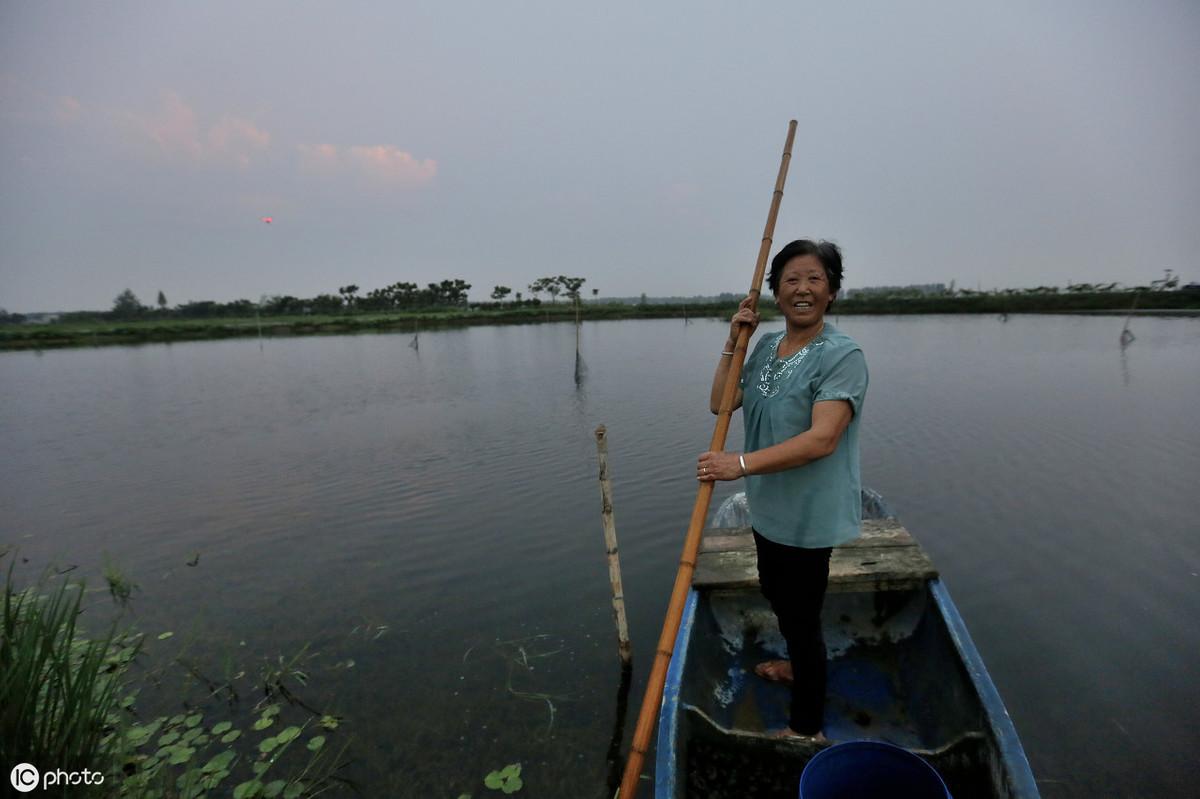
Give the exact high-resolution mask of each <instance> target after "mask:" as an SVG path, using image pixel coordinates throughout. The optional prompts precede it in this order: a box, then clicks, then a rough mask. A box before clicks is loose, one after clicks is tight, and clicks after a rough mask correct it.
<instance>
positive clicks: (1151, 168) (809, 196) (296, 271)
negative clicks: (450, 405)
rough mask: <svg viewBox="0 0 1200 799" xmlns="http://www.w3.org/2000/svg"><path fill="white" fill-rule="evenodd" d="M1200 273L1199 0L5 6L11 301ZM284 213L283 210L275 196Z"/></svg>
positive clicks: (47, 307) (4, 213) (718, 288)
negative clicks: (453, 287)
mask: <svg viewBox="0 0 1200 799" xmlns="http://www.w3.org/2000/svg"><path fill="white" fill-rule="evenodd" d="M789 119H796V120H798V121H799V130H798V133H797V136H796V143H795V148H794V151H793V156H792V161H791V168H790V172H789V175H788V180H787V186H786V188H785V191H784V197H783V204H782V209H781V212H780V215H779V220H778V225H777V228H776V230H775V236H774V240H775V249H778V248H779V247H780V246H782V245H783V244H785V243H786V242H787V241H790V240H792V239H794V238H824V239H830V240H833V241H836V242H837V243H838V244H839V245H840V246H841V247H842V249H843V252H844V257H845V268H846V275H845V282H844V285H845V287H847V288H858V287H865V286H878V285H907V284H912V283H939V282H940V283H947V284H948V283H950V282H951V281H954V282H955V283H956V285H957V286H958V287H962V288H972V289H975V288H984V289H989V288H998V287H999V288H1004V287H1033V286H1039V285H1058V286H1066V285H1067V284H1068V283H1069V282H1112V281H1119V282H1121V283H1122V284H1124V285H1144V284H1146V283H1148V282H1149V281H1150V280H1153V279H1156V278H1160V277H1162V276H1163V274H1164V270H1165V269H1172V270H1173V271H1174V273H1175V274H1177V275H1179V276H1180V277H1181V278H1182V279H1183V281H1184V282H1187V281H1189V280H1194V281H1200V260H1198V258H1197V253H1200V3H1197V2H1195V0H1180V1H1179V2H1160V1H1159V0H1146V1H1145V2H1111V1H1110V0H1086V1H1080V0H1056V2H1052V3H1047V2H1029V1H1028V0H1012V1H1011V2H991V3H978V2H970V1H969V0H967V1H965V2H939V3H931V2H919V1H918V2H909V3H893V2H852V3H828V2H821V3H817V2H756V3H728V2H725V3H712V2H703V1H700V2H686V3H683V2H661V3H641V2H636V3H627V2H621V1H620V0H611V1H608V2H604V3H572V2H517V1H515V0H512V1H510V2H429V3H423V2H371V3H367V2H350V3H333V2H322V3H314V2H245V1H244V0H243V1H242V2H218V1H216V0H209V1H207V2H204V3H194V2H164V1H163V0H155V2H144V3H133V2H119V1H118V2H112V3H87V2H83V1H82V0H78V1H77V2H70V3H61V2H53V1H52V0H39V2H3V3H0V187H2V188H0V307H4V308H6V309H8V310H9V311H15V312H36V311H51V310H75V309H107V308H110V307H111V305H112V302H113V298H114V297H115V296H116V295H117V294H119V293H120V292H121V291H123V290H124V289H126V288H130V289H132V290H133V291H134V292H135V294H137V295H138V297H139V298H141V300H142V301H143V302H144V303H147V304H153V303H154V301H155V299H156V298H157V295H158V292H159V291H161V292H163V294H164V295H165V296H166V298H167V300H168V302H169V303H170V304H171V305H175V304H178V303H183V302H188V301H196V300H218V301H222V302H224V301H230V300H234V299H238V298H247V299H252V300H256V301H257V300H258V299H259V298H261V297H262V296H264V295H275V294H290V295H294V296H299V297H311V296H315V295H316V294H320V293H336V292H337V289H338V288H339V287H341V286H345V285H349V284H355V285H358V286H360V287H361V289H362V291H363V292H364V293H365V292H366V291H367V290H370V289H372V288H378V287H382V286H385V285H390V284H392V283H395V282H397V281H407V282H412V283H417V284H420V285H425V284H426V283H429V282H433V281H441V280H443V279H450V278H461V279H463V280H466V281H467V282H469V283H471V284H472V286H473V288H472V290H471V292H470V294H471V298H472V299H477V300H482V299H486V298H487V297H488V295H489V294H490V292H491V290H492V288H493V287H494V286H497V285H503V286H508V287H511V288H513V289H514V291H526V292H527V288H526V287H527V286H528V284H529V283H531V282H533V281H534V280H535V279H537V278H539V277H542V276H546V275H558V274H565V275H572V276H580V277H585V278H586V279H587V283H586V284H585V286H584V294H585V295H590V294H591V291H590V290H591V289H596V290H597V291H598V292H599V297H601V298H603V297H606V296H608V297H617V296H636V295H639V294H641V293H643V292H645V293H647V294H649V295H650V296H671V295H678V296H692V295H698V294H717V293H721V292H727V291H732V292H744V291H746V290H747V289H748V288H749V285H750V281H751V276H752V273H753V269H754V261H755V257H756V255H757V253H758V249H759V242H760V240H761V238H762V234H763V230H764V224H765V221H766V217H767V210H768V207H769V205H770V200H771V194H772V190H773V187H774V183H775V177H776V173H777V171H778V169H779V164H780V156H781V154H782V151H783V144H784V139H785V137H786V134H787V123H788V120H789ZM263 217H271V219H272V222H271V223H269V224H268V223H265V222H263V221H262V218H263Z"/></svg>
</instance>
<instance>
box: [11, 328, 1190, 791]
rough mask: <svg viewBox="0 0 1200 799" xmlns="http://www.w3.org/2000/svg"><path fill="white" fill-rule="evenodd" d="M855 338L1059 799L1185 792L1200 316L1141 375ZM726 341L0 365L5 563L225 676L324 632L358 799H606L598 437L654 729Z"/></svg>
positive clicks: (915, 516)
mask: <svg viewBox="0 0 1200 799" xmlns="http://www.w3.org/2000/svg"><path fill="white" fill-rule="evenodd" d="M838 324H839V325H840V326H841V327H842V328H843V329H844V330H846V331H847V332H849V333H850V334H851V335H853V336H855V337H856V338H857V339H858V340H859V341H860V342H861V343H862V345H863V347H864V349H865V351H866V353H867V358H868V363H869V365H870V369H871V388H870V393H869V395H868V399H867V403H866V408H865V416H864V427H863V436H864V438H863V442H864V443H863V464H864V479H865V481H866V482H867V483H868V484H869V485H870V486H872V487H874V488H875V489H877V490H878V491H880V492H881V493H882V494H883V495H884V496H885V497H887V499H888V500H889V501H890V503H891V504H892V505H893V507H894V508H895V509H896V510H897V512H898V514H899V516H900V518H901V519H902V521H904V522H905V524H906V526H907V527H908V528H909V529H910V530H912V531H913V533H914V534H915V535H916V536H917V537H918V538H919V539H920V540H921V542H922V544H923V545H924V546H925V547H926V549H927V550H928V551H929V552H930V554H931V555H932V556H933V558H934V560H935V562H936V563H937V564H938V566H939V567H940V569H941V571H942V574H943V576H944V578H945V581H946V583H947V585H948V586H949V588H950V590H951V593H952V594H953V596H954V598H955V600H956V602H957V603H958V606H959V609H960V610H961V611H962V613H963V615H964V617H965V618H966V621H967V624H968V626H969V628H970V630H971V633H972V635H973V636H974V639H975V642H976V644H977V645H978V646H979V649H980V650H981V651H982V653H983V656H984V659H985V660H986V662H987V664H988V667H989V669H990V671H991V674H992V676H993V678H994V679H995V682H996V683H997V685H998V687H999V689H1000V693H1001V695H1002V696H1003V697H1004V700H1005V702H1006V704H1007V706H1008V708H1009V711H1010V712H1011V714H1012V716H1013V719H1014V721H1015V723H1016V726H1017V730H1018V732H1019V733H1020V735H1021V738H1022V740H1023V743H1024V745H1025V749H1026V751H1027V753H1028V754H1029V757H1030V760H1031V762H1032V764H1033V768H1034V772H1035V774H1036V776H1037V778H1038V780H1039V783H1040V785H1041V787H1042V791H1043V795H1044V796H1046V797H1094V796H1163V797H1184V796H1189V797H1190V796H1193V795H1194V790H1195V786H1194V771H1195V764H1196V752H1197V751H1200V678H1198V675H1200V625H1198V624H1197V622H1196V619H1197V618H1200V576H1198V573H1200V534H1198V533H1200V525H1198V524H1197V521H1196V518H1197V517H1196V488H1197V485H1198V479H1197V478H1200V424H1197V419H1196V413H1197V396H1198V394H1200V320H1198V319H1158V318H1137V319H1135V320H1134V321H1133V325H1132V329H1133V331H1134V332H1135V333H1136V335H1137V340H1136V341H1135V342H1134V343H1133V345H1132V346H1131V347H1129V348H1128V350H1126V351H1125V352H1124V353H1122V352H1121V350H1120V348H1119V347H1118V335H1119V333H1120V329H1121V325H1122V320H1121V319H1119V318H1113V317H1066V316H1014V317H1012V318H1010V319H1009V321H1008V322H1007V323H1001V322H1000V321H999V320H997V319H996V318H994V317H882V318H878V317H877V318H864V317H843V318H841V319H840V320H838ZM777 327H778V325H766V326H764V330H767V329H774V328H777ZM724 331H725V323H723V322H720V321H717V320H700V321H693V323H692V324H690V325H685V324H683V322H682V321H681V320H659V321H637V322H600V323H589V324H585V325H584V326H583V328H582V351H583V357H584V360H585V362H586V369H587V372H586V376H585V377H584V379H583V382H582V383H581V384H579V385H577V384H576V381H575V379H574V375H573V372H574V348H575V331H574V328H573V326H571V325H558V324H547V325H537V326H513V327H486V328H485V327H478V328H470V329H463V330H451V331H444V332H429V333H424V334H422V335H421V339H420V349H419V351H418V350H414V349H412V348H410V347H409V346H408V344H409V340H410V337H409V336H400V335H360V336H345V337H323V338H292V339H268V340H266V341H265V342H264V343H263V345H262V346H261V347H260V344H259V342H258V341H256V340H253V339H246V340H229V341H218V342H197V343H188V344H175V345H152V346H143V347H128V348H125V347H122V348H117V347H112V348H104V349H90V350H63V351H50V352H45V353H32V352H21V353H4V354H0V432H2V434H3V442H4V457H3V458H2V459H0V508H2V509H3V510H2V522H0V524H2V525H3V532H2V534H0V545H2V544H15V545H18V546H19V547H20V553H21V555H22V556H23V557H25V558H28V559H29V563H28V564H27V565H25V566H23V569H25V570H30V571H31V570H33V569H35V568H40V567H41V566H44V565H45V564H47V563H50V562H55V563H59V564H78V566H79V567H80V568H79V573H81V574H88V575H93V576H94V575H97V574H99V571H100V569H101V566H102V564H103V563H104V561H105V558H109V559H111V561H112V562H113V563H116V564H119V565H120V567H121V568H122V570H123V571H125V572H126V573H127V574H128V575H129V576H130V577H131V578H132V579H134V580H135V581H136V582H137V583H138V584H139V585H140V588H141V590H140V592H139V593H138V594H136V595H135V599H134V603H133V604H134V608H135V612H136V616H135V622H136V623H137V624H138V625H139V627H140V628H142V629H145V630H147V631H150V632H157V631H159V630H174V631H177V634H178V636H177V637H180V638H183V637H187V638H188V639H189V640H191V641H193V642H194V643H193V649H192V652H193V655H194V657H195V658H196V659H198V660H201V661H207V662H217V661H218V660H220V659H221V658H224V657H231V658H234V659H240V660H241V661H246V662H250V661H253V660H256V659H257V660H260V661H261V659H262V658H265V657H275V656H277V655H279V654H290V653H295V652H297V651H298V650H299V649H300V648H301V647H302V646H304V645H305V644H311V645H312V647H313V648H314V649H315V650H317V651H319V652H320V653H321V657H320V658H319V659H318V660H314V661H313V663H312V668H311V674H310V676H311V680H310V690H312V691H313V692H314V694H315V695H318V696H319V697H320V701H321V702H323V703H328V704H329V706H332V707H336V708H337V709H338V712H340V713H341V714H342V715H344V716H345V717H346V724H345V728H346V729H348V730H349V731H350V732H351V733H352V734H353V735H354V736H355V742H354V749H353V752H354V754H355V756H356V762H355V765H354V767H353V776H354V777H355V778H356V779H358V780H359V781H360V784H361V789H362V793H363V795H365V796H370V797H376V796H413V797H431V796H445V797H457V796H458V795H459V794H460V793H472V794H474V795H475V796H477V797H478V796H483V795H489V794H491V792H490V791H486V790H485V789H484V787H483V785H482V777H483V775H485V774H486V773H487V772H488V771H491V770H493V769H496V768H499V767H500V766H502V765H504V764H506V763H511V762H516V761H520V762H521V763H523V764H524V777H525V789H524V790H523V791H522V793H521V795H522V796H525V797H529V798H530V799H536V798H537V797H597V799H600V798H601V797H608V796H611V795H612V791H611V789H610V788H609V787H608V781H607V780H608V776H609V761H608V755H609V747H610V740H611V738H612V736H613V732H614V725H615V723H616V721H617V697H618V693H619V686H620V669H619V664H618V661H617V658H616V645H615V636H614V633H613V630H612V621H611V612H610V604H609V593H608V592H609V589H608V581H607V573H606V566H605V559H604V546H603V541H602V534H601V527H600V515H599V510H600V501H599V489H598V486H597V484H596V455H595V441H594V438H593V430H594V429H595V427H596V426H597V424H600V423H604V424H605V425H607V427H608V429H609V436H610V444H609V446H610V464H611V469H612V472H613V478H614V490H615V507H616V521H617V527H618V532H619V535H620V540H621V557H622V564H623V568H624V578H625V588H626V596H627V602H628V610H629V613H630V620H631V625H632V633H633V639H634V658H635V664H634V665H635V676H634V684H633V688H632V699H631V701H630V708H629V716H630V718H629V721H628V725H627V726H628V727H629V728H632V722H633V717H634V716H635V715H636V712H637V704H638V703H639V702H640V699H641V694H642V691H643V684H644V683H643V681H644V679H645V676H646V671H647V669H648V666H649V663H650V661H651V653H652V651H653V647H654V642H655V640H656V639H657V636H658V631H659V629H660V625H661V620H662V614H663V612H664V610H665V605H666V601H667V595H668V593H669V591H670V586H671V582H672V580H673V577H674V571H675V564H676V560H677V557H678V552H679V548H680V545H681V541H682V536H683V532H684V529H685V527H686V523H687V518H688V515H689V512H690V508H691V504H692V500H693V498H694V495H695V494H694V492H695V483H694V481H693V479H692V473H693V472H692V467H693V463H694V458H695V456H696V455H697V454H698V453H699V452H700V451H701V450H702V449H704V448H705V446H706V444H707V441H708V440H709V437H710V436H711V433H712V426H713V419H714V417H712V416H711V415H710V414H709V413H708V410H707V407H706V404H707V396H708V385H709V380H710V378H711V374H712V369H713V367H714V366H715V364H716V361H717V356H718V351H719V349H720V345H721V343H722V341H723V337H724ZM740 439H741V427H740V418H739V419H737V420H736V421H735V424H734V429H733V430H732V432H731V439H730V440H731V447H737V448H740ZM736 489H737V485H736V484H726V485H724V486H722V487H721V488H720V489H719V491H718V500H719V499H720V498H721V497H725V496H728V495H729V494H731V493H732V492H733V491H735V490H736ZM715 507H716V506H715V504H714V510H715ZM197 554H198V555H199V561H198V563H197V564H196V565H195V566H194V567H189V566H188V565H187V564H188V562H189V561H190V560H193V559H194V558H195V556H196V555H197ZM522 653H523V655H522ZM625 733H626V739H628V736H629V734H630V733H631V729H627V730H626V731H625ZM622 748H624V747H622Z"/></svg>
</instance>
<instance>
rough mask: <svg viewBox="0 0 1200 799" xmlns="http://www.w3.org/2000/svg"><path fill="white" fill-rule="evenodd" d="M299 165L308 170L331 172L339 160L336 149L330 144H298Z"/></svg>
mask: <svg viewBox="0 0 1200 799" xmlns="http://www.w3.org/2000/svg"><path fill="white" fill-rule="evenodd" d="M296 151H297V152H298V153H299V154H300V166H301V167H303V168H304V169H306V170H308V171H310V172H326V173H327V172H331V171H333V170H334V169H336V168H337V166H338V164H339V163H340V161H341V158H340V157H339V156H338V149H337V147H336V146H334V145H332V144H298V145H296Z"/></svg>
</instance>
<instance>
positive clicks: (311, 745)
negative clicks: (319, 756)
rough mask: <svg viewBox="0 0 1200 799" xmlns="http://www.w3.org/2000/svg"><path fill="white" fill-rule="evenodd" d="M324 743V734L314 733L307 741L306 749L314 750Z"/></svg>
mask: <svg viewBox="0 0 1200 799" xmlns="http://www.w3.org/2000/svg"><path fill="white" fill-rule="evenodd" d="M324 745H325V736H324V735H314V736H313V737H312V740H310V741H309V742H308V751H310V752H316V751H318V750H320V748H321V747H322V746H324Z"/></svg>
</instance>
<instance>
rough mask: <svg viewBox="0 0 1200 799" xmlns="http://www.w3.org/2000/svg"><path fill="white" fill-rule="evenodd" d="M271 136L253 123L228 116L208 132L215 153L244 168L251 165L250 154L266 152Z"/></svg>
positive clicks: (211, 147)
mask: <svg viewBox="0 0 1200 799" xmlns="http://www.w3.org/2000/svg"><path fill="white" fill-rule="evenodd" d="M270 143H271V134H270V133H267V132H266V131H265V130H262V129H261V128H259V127H258V126H256V125H255V124H254V123H253V122H250V121H248V120H245V119H239V118H238V117H232V116H226V117H224V118H222V119H221V121H220V122H218V123H217V124H216V125H213V126H212V127H211V128H209V130H208V145H209V148H210V150H211V151H212V152H213V153H217V154H220V155H223V156H227V157H231V158H233V159H234V160H236V161H237V162H238V163H239V164H241V165H242V166H249V165H250V152H251V151H259V150H265V149H266V148H267V146H268V145H270Z"/></svg>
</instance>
